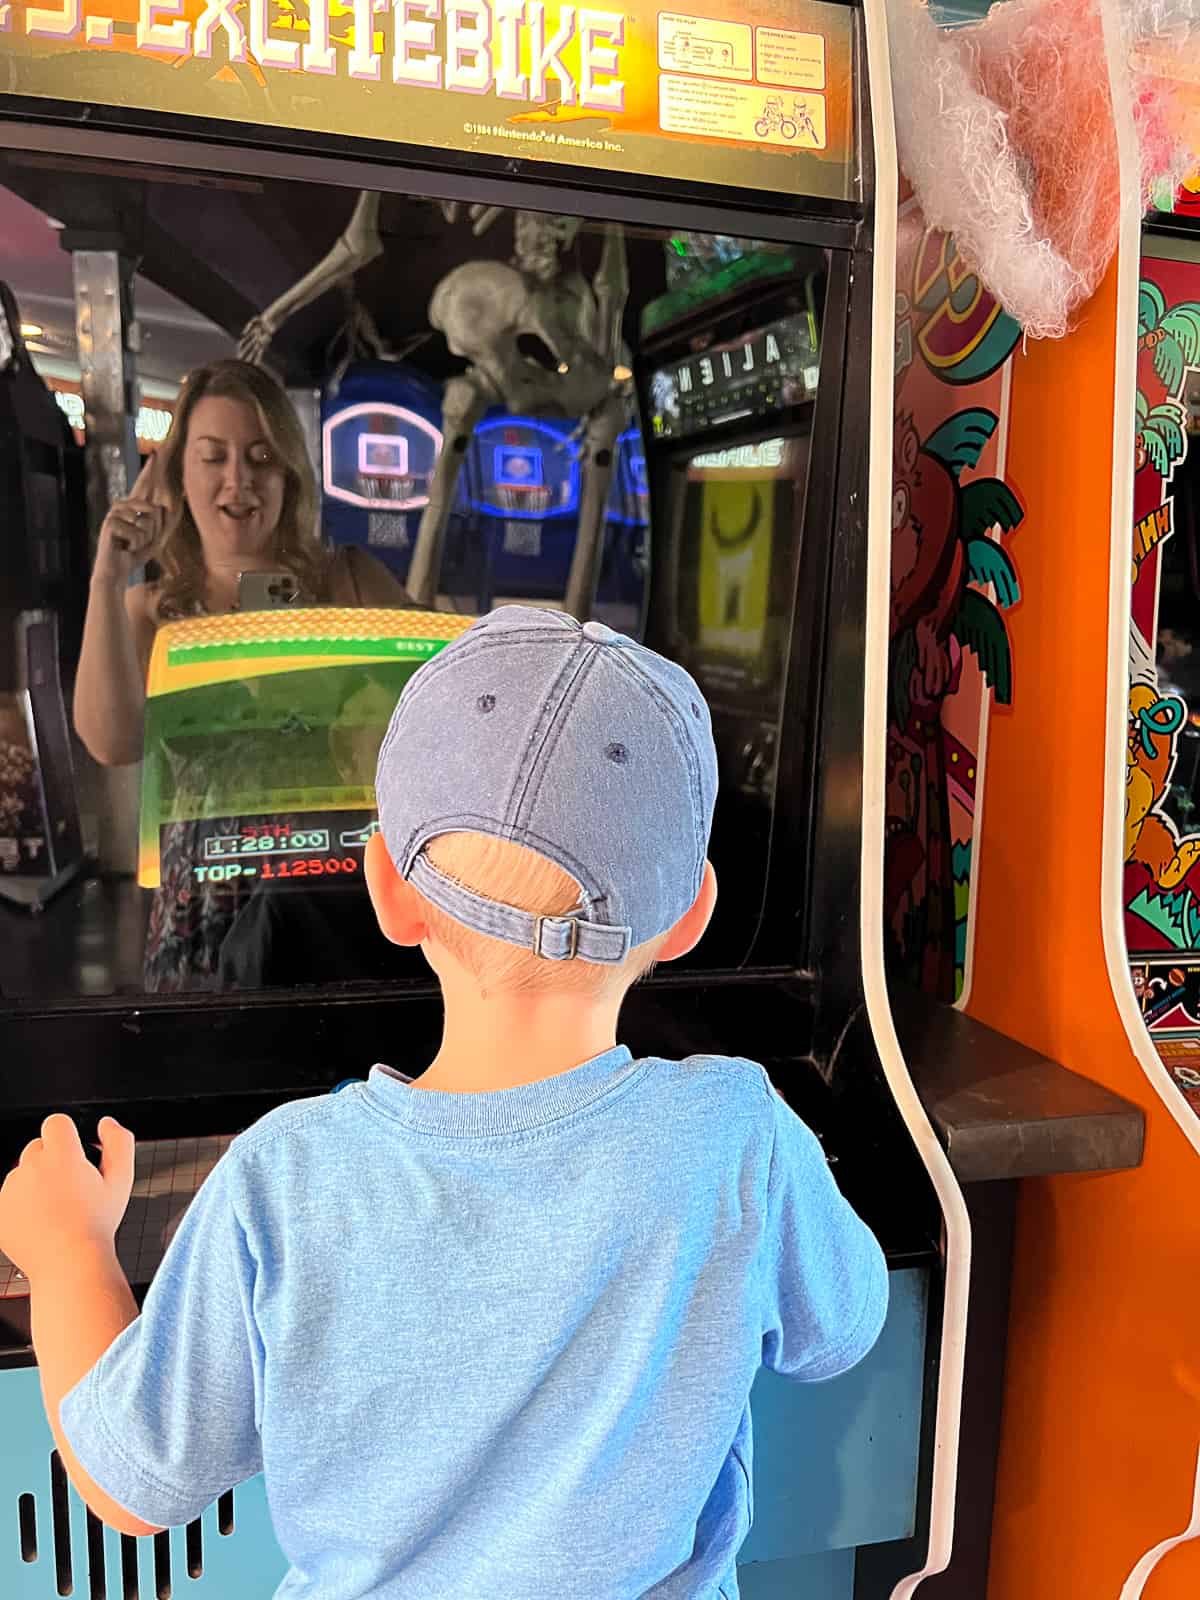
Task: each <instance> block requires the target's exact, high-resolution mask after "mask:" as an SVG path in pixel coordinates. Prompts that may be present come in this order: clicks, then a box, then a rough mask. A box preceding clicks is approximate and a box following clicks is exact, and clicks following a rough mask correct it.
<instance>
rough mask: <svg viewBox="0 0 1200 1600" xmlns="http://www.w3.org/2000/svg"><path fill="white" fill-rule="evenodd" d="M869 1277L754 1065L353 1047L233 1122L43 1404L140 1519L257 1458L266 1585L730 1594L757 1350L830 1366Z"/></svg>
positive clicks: (850, 1342) (785, 1366)
mask: <svg viewBox="0 0 1200 1600" xmlns="http://www.w3.org/2000/svg"><path fill="white" fill-rule="evenodd" d="M886 1304H887V1273H886V1269H885V1266H884V1261H883V1256H882V1254H881V1252H880V1250H879V1247H878V1245H877V1244H876V1242H875V1240H874V1239H873V1237H872V1236H871V1234H870V1233H869V1232H868V1230H867V1229H866V1228H865V1227H864V1226H863V1224H862V1223H861V1222H860V1221H859V1220H858V1218H857V1217H856V1216H855V1215H854V1213H853V1212H852V1211H851V1209H850V1208H849V1206H848V1205H847V1204H846V1203H845V1201H844V1200H843V1199H842V1198H841V1196H840V1194H839V1192H838V1190H837V1189H836V1187H835V1186H834V1183H833V1181H832V1179H831V1177H830V1174H829V1169H828V1166H827V1164H826V1162H825V1160H824V1158H823V1156H822V1153H821V1149H820V1146H819V1145H818V1143H817V1141H816V1139H815V1138H814V1137H813V1135H812V1134H811V1133H810V1132H809V1131H808V1129H807V1128H806V1127H805V1126H804V1125H803V1123H801V1122H800V1121H799V1119H798V1118H797V1117H796V1116H795V1115H794V1114H793V1113H792V1112H791V1111H790V1110H789V1109H788V1108H787V1107H786V1106H785V1105H784V1104H783V1102H782V1100H780V1099H779V1097H778V1096H777V1095H776V1094H775V1093H774V1092H773V1091H772V1090H771V1088H770V1085H769V1083H768V1080H767V1077H766V1075H765V1073H764V1072H763V1070H762V1068H761V1067H758V1066H755V1065H753V1064H752V1063H750V1062H747V1061H738V1060H730V1059H726V1058H718V1057H711V1056H705V1057H693V1058H692V1059H690V1060H687V1061H682V1062H677V1061H663V1060H658V1059H654V1058H650V1059H647V1060H641V1061H634V1060H633V1059H632V1058H631V1057H630V1055H629V1052H628V1051H627V1050H625V1049H623V1048H619V1049H616V1050H612V1051H609V1052H607V1053H606V1054H604V1055H602V1056H598V1057H597V1058H595V1059H594V1060H592V1061H589V1062H587V1063H585V1065H583V1066H581V1067H578V1068H576V1069H574V1070H573V1071H571V1072H567V1073H564V1074H562V1075H561V1076H559V1077H556V1078H550V1079H547V1080H545V1081H543V1082H540V1083H534V1084H529V1085H528V1086H525V1087H522V1088H518V1089H504V1090H497V1091H494V1092H491V1093H485V1094H446V1093H439V1092H436V1091H432V1090H422V1089H419V1088H416V1087H414V1086H412V1085H410V1084H409V1082H408V1081H407V1080H406V1079H404V1078H403V1077H402V1076H400V1075H399V1074H397V1073H394V1072H391V1071H390V1070H389V1069H387V1068H384V1067H376V1068H375V1069H374V1070H373V1071H372V1073H371V1076H370V1079H369V1080H368V1081H367V1082H366V1083H360V1084H355V1085H353V1086H352V1087H350V1088H347V1089H345V1090H343V1091H342V1092H341V1093H340V1094H337V1095H324V1096H322V1097H321V1098H319V1099H312V1100H303V1101H300V1102H298V1103H294V1104H291V1105H288V1106H284V1107H281V1108H280V1109H279V1110H276V1111H273V1112H272V1113H271V1114H270V1115H269V1116H266V1117H264V1118H263V1119H262V1121H261V1122H258V1123H257V1124H255V1126H254V1127H253V1128H251V1129H250V1130H249V1131H248V1132H246V1133H245V1134H243V1135H241V1136H240V1137H239V1138H238V1139H237V1140H235V1142H234V1143H233V1145H232V1146H231V1147H230V1149H229V1151H228V1153H227V1154H226V1155H225V1156H224V1158H223V1159H222V1160H221V1161H220V1162H219V1163H218V1165H217V1167H216V1169H215V1170H214V1172H213V1173H212V1175H211V1176H210V1177H209V1179H208V1181H207V1182H206V1183H205V1184H204V1186H203V1188H202V1189H201V1190H200V1193H199V1194H198V1195H197V1197H196V1199H195V1201H194V1202H193V1203H192V1205H191V1207H190V1209H189V1210H188V1212H187V1215H186V1217H185V1218H184V1221H183V1223H182V1225H181V1226H180V1228H179V1231H178V1233H177V1234H176V1236H175V1239H174V1240H173V1242H172V1244H171V1246H170V1248H169V1250H168V1252H167V1255H166V1257H165V1259H164V1261H163V1264H162V1266H161V1268H160V1269H159V1272H158V1274H157V1276H156V1277H155V1280H154V1282H153V1284H152V1285H151V1288H150V1292H149V1294H148V1296H147V1299H146V1304H145V1309H144V1310H143V1312H142V1315H141V1316H140V1318H139V1319H138V1320H137V1321H136V1322H134V1323H133V1324H132V1325H131V1326H130V1327H129V1328H127V1329H126V1330H125V1332H124V1333H123V1334H122V1335H121V1336H120V1337H119V1338H118V1339H117V1340H116V1341H115V1343H114V1344H113V1345H112V1347H111V1349H110V1350H109V1351H108V1352H107V1353H106V1354H105V1355H104V1356H103V1357H102V1359H101V1360H100V1362H99V1363H98V1364H97V1365H96V1367H95V1368H93V1370H92V1371H91V1372H90V1373H89V1374H88V1375H87V1376H86V1377H85V1378H84V1379H83V1380H82V1381H81V1382H80V1384H79V1385H78V1386H77V1387H76V1388H75V1389H73V1390H72V1391H71V1393H70V1394H69V1395H68V1396H67V1398H66V1399H65V1401H64V1402H63V1407H62V1418H63V1425H64V1427H65V1430H66V1434H67V1437H68V1439H69V1440H70V1443H71V1446H72V1448H73V1449H74V1451H75V1453H76V1455H77V1456H78V1458H79V1460H80V1462H81V1464H82V1466H83V1468H84V1470H85V1471H86V1472H88V1473H89V1474H90V1475H91V1476H92V1477H93V1478H94V1479H95V1480H96V1482H97V1483H98V1484H99V1485H100V1486H101V1487H102V1488H103V1489H104V1490H106V1491H107V1493H109V1494H110V1495H111V1496H112V1497H113V1499H114V1500H116V1501H117V1502H118V1503H119V1504H120V1505H122V1506H124V1507H125V1508H126V1509H127V1510H128V1511H130V1512H131V1513H133V1515H134V1516H137V1517H140V1518H143V1519H144V1520H145V1521H147V1522H150V1523H154V1524H158V1525H163V1524H177V1523H182V1522H186V1521H188V1520H190V1519H191V1518H193V1517H197V1516H199V1514H200V1512H201V1511H202V1510H203V1509H204V1508H205V1507H206V1506H208V1505H209V1504H210V1503H211V1502H212V1501H213V1500H214V1499H215V1498H216V1497H217V1496H218V1495H220V1494H221V1493H222V1492H223V1491H224V1490H226V1489H228V1488H230V1487H231V1486H232V1485H235V1484H237V1483H240V1482H242V1481H243V1480H244V1479H246V1478H248V1477H251V1476H253V1475H254V1474H255V1473H257V1472H259V1471H263V1472H265V1474H266V1484H267V1492H268V1497H269V1501H270V1507H271V1514H272V1518H273V1520H274V1525H275V1531H276V1535H277V1537H278V1539H279V1543H280V1545H281V1547H282V1549H283V1552H284V1554H285V1556H286V1557H287V1559H288V1561H289V1562H290V1563H291V1570H290V1572H289V1573H288V1575H287V1577H286V1578H285V1579H284V1581H283V1583H282V1585H281V1586H280V1588H279V1589H278V1590H277V1596H279V1597H283V1596H287V1597H289V1600H293V1597H301V1596H302V1597H304V1600H366V1597H367V1596H371V1597H374V1600H385V1597H386V1600H392V1597H395V1600H494V1597H495V1596H498V1595H503V1596H505V1597H506V1600H563V1596H565V1595H572V1596H579V1597H580V1600H635V1597H642V1596H654V1597H655V1600H668V1597H670V1600H676V1597H678V1600H684V1597H686V1600H718V1597H721V1596H723V1597H725V1600H734V1597H735V1596H736V1595H737V1578H736V1571H735V1560H736V1557H737V1552H738V1549H739V1547H740V1545H741V1543H742V1541H743V1540H744V1538H745V1536H746V1533H747V1530H748V1529H749V1526H750V1519H751V1505H750V1481H751V1437H750V1409H749V1395H750V1386H751V1384H752V1382H753V1380H754V1376H755V1373H756V1371H757V1369H758V1367H759V1366H760V1365H761V1364H765V1365H766V1366H768V1367H771V1368H772V1369H774V1370H775V1371H776V1372H780V1373H784V1374H786V1375H789V1376H791V1377H794V1378H798V1379H809V1380H814V1379H821V1378H829V1377H832V1376H833V1375H834V1374H836V1373H839V1372H843V1371H845V1370H846V1369H847V1368H848V1367H851V1366H853V1365H854V1364H855V1362H857V1361H859V1360H860V1359H861V1358H862V1356H864V1355H865V1354H866V1352H867V1351H868V1350H869V1349H870V1348H871V1346H872V1344H873V1343H874V1342H875V1339H876V1337H877V1335H878V1333H879V1330H880V1327H881V1325H882V1323H883V1318H884V1313H885V1310H886ZM797 1447H798V1448H803V1441H802V1440H798V1441H797Z"/></svg>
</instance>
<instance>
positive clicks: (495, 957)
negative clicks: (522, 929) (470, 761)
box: [421, 833, 667, 999]
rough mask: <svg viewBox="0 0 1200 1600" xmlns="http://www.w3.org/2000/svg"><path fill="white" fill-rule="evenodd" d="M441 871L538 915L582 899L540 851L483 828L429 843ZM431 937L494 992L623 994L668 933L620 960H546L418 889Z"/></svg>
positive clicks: (432, 859) (555, 912)
mask: <svg viewBox="0 0 1200 1600" xmlns="http://www.w3.org/2000/svg"><path fill="white" fill-rule="evenodd" d="M425 853H426V855H427V856H428V858H429V860H430V862H431V863H432V864H433V866H435V867H436V868H437V869H438V871H439V872H443V873H445V874H446V876H447V877H448V878H453V879H454V881H455V882H456V883H461V884H462V885H464V887H466V888H468V889H473V890H474V891H475V892H476V893H477V894H483V895H487V896H488V898H489V899H492V900H498V901H501V902H502V903H503V904H504V905H508V906H516V907H517V909H518V910H519V911H531V912H533V913H534V914H535V915H536V916H542V917H553V916H564V915H565V914H566V913H567V912H569V911H572V910H574V909H575V908H576V907H577V906H578V904H579V885H578V884H577V883H576V882H575V880H574V878H572V877H571V876H570V875H569V874H568V873H566V872H564V871H563V869H562V868H561V867H560V866H557V865H556V864H555V863H554V862H553V861H549V860H547V858H546V857H545V856H541V855H538V854H537V853H536V852H535V851H533V850H528V849H526V848H525V846H524V845H519V844H514V843H512V841H511V840H508V839H494V838H492V837H491V836H490V835H487V834H481V833H444V834H441V835H440V836H439V837H438V838H436V839H433V840H432V841H431V842H430V843H429V845H428V846H427V847H426V852H425ZM421 904H422V909H423V912H424V916H425V923H426V926H427V928H428V929H429V935H430V938H431V939H432V940H433V941H434V942H435V943H436V944H438V945H440V946H441V948H442V949H443V950H445V951H447V952H448V953H449V954H450V955H452V956H453V957H454V959H455V960H456V961H457V962H458V963H459V965H460V966H463V967H465V968H466V969H467V971H468V972H469V973H470V974H471V976H472V977H473V978H474V979H475V981H476V982H477V983H478V984H479V985H480V987H481V988H482V989H485V990H487V991H489V992H490V993H493V994H499V993H501V992H503V993H509V994H512V993H517V992H523V993H526V994H548V993H551V992H554V993H558V994H578V995H582V996H585V997H590V998H592V999H602V998H605V997H607V996H610V995H612V994H623V993H624V992H625V990H626V989H628V988H629V987H630V986H631V985H632V984H634V983H636V982H637V980H638V979H639V978H642V977H645V976H646V974H647V973H648V972H649V971H650V970H651V968H652V967H653V966H654V962H655V959H656V958H657V956H658V953H659V951H660V950H661V949H662V947H663V945H664V944H665V943H666V939H667V935H666V934H665V933H662V934H659V935H658V937H657V938H654V939H648V940H647V941H646V942H645V943H644V944H640V945H637V946H636V947H635V948H634V949H633V950H631V951H630V952H629V954H628V955H627V956H626V958H625V960H624V961H623V962H622V963H621V964H620V966H600V965H597V964H596V963H595V962H591V961H548V960H547V959H546V958H545V957H544V956H535V955H534V953H533V951H532V950H522V949H521V948H520V947H519V946H517V945H513V944H507V943H505V941H504V940H502V939H490V938H488V937H487V935H486V934H482V933H476V932H474V930H473V929H471V928H465V927H463V925H462V923H460V922H456V921H455V920H454V918H453V917H449V916H447V915H446V913H445V912H444V911H442V910H440V909H439V908H438V907H437V906H435V905H431V904H430V902H429V901H428V900H426V899H425V898H424V896H422V897H421Z"/></svg>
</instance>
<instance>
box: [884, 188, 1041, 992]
mask: <svg viewBox="0 0 1200 1600" xmlns="http://www.w3.org/2000/svg"><path fill="white" fill-rule="evenodd" d="M1018 338H1019V330H1018V329H1017V327H1016V324H1015V323H1014V322H1012V320H1011V319H1010V318H1009V317H1007V316H1006V315H1005V314H1004V312H1003V311H1002V310H1001V308H1000V306H999V304H998V303H997V302H996V300H995V298H994V297H993V296H992V295H991V294H989V292H988V290H987V288H986V287H985V285H984V284H983V283H982V281H981V280H980V278H979V276H978V274H977V273H976V272H975V271H974V270H973V268H972V267H971V266H970V264H969V263H968V262H967V261H966V260H964V258H963V257H962V256H961V255H960V254H959V252H958V250H957V247H956V245H955V242H954V240H953V239H952V238H950V237H948V236H947V235H946V234H943V233H940V232H938V231H937V230H936V229H932V228H927V227H926V225H925V221H924V218H923V216H922V215H921V212H920V210H919V209H918V208H917V206H916V204H915V202H914V201H913V200H912V197H911V194H907V195H906V196H905V197H904V199H903V201H902V205H901V212H900V231H899V248H898V275H897V294H896V413H895V433H894V441H895V442H894V460H893V503H892V574H891V624H890V632H891V653H890V678H889V726H888V787H887V830H888V836H887V846H886V856H885V875H884V907H885V923H886V927H885V937H886V940H887V946H888V950H889V958H890V965H891V968H892V970H893V971H894V972H896V973H897V974H898V975H901V976H903V977H905V978H906V979H907V980H908V981H909V982H911V983H914V984H916V985H918V986H920V987H921V988H923V989H925V990H926V991H927V992H929V993H931V994H935V995H937V996H938V997H939V998H942V999H945V1000H962V999H963V998H964V997H965V990H966V987H967V986H968V983H969V973H970V939H969V931H970V930H969V912H970V903H971V872H972V858H973V845H974V832H975V817H976V811H977V804H978V798H979V795H980V793H981V791H982V777H983V774H982V769H981V760H980V753H981V751H982V748H983V742H984V733H985V728H986V718H987V716H988V715H989V712H990V707H991V704H992V701H993V699H994V700H995V701H996V702H997V703H999V704H1007V703H1008V701H1009V699H1010V697H1011V695H1012V692H1013V667H1012V657H1011V651H1010V648H1009V643H1008V635H1007V632H1006V629H1005V625H1004V621H1003V618H1002V616H1001V613H1002V612H1003V611H1004V610H1005V609H1007V608H1008V607H1010V606H1013V605H1015V604H1016V603H1017V601H1018V599H1019V597H1020V582H1019V579H1018V577H1017V573H1016V569H1015V567H1014V565H1013V562H1012V558H1011V556H1010V554H1009V553H1008V551H1007V550H1006V549H1005V548H1004V545H1003V543H1002V542H1001V541H1002V540H1004V539H1006V538H1007V536H1008V534H1010V533H1011V532H1012V531H1013V529H1014V528H1016V527H1017V525H1018V524H1019V523H1020V521H1021V520H1022V517H1023V511H1022V508H1021V504H1020V501H1019V498H1018V496H1017V495H1016V493H1015V492H1014V491H1013V490H1012V488H1011V487H1010V486H1009V485H1008V484H1006V483H1005V481H1004V445H1005V433H1006V421H1007V404H1008V402H1007V386H1006V374H1007V371H1008V364H1009V360H1010V358H1011V356H1012V353H1013V350H1014V348H1015V346H1016V343H1017V340H1018Z"/></svg>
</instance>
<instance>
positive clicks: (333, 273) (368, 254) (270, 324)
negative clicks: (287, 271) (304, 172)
mask: <svg viewBox="0 0 1200 1600" xmlns="http://www.w3.org/2000/svg"><path fill="white" fill-rule="evenodd" d="M381 198H382V196H380V195H378V194H370V193H368V192H366V191H364V192H363V193H362V194H360V195H359V197H358V203H357V205H356V206H355V207H354V214H353V215H352V216H351V218H350V221H349V222H348V223H347V224H346V229H345V232H344V233H343V234H342V235H341V237H340V238H339V239H338V241H337V243H336V244H335V245H334V247H333V249H332V250H331V251H330V252H329V254H328V255H327V256H326V257H325V258H324V260H323V261H319V262H318V263H317V265H316V266H315V267H314V268H313V269H312V271H311V272H308V273H306V274H305V276H304V277H303V278H301V279H300V281H299V283H297V284H294V285H293V286H292V287H291V288H290V289H289V290H288V291H287V292H286V293H285V294H282V295H280V297H279V299H278V300H276V301H275V302H274V304H272V305H269V306H268V307H267V309H266V310H265V311H262V312H260V313H259V315H258V316H257V317H252V318H251V319H250V321H249V322H248V323H247V324H246V326H245V327H244V328H243V329H242V337H241V340H240V342H239V344H238V354H239V355H240V356H241V357H242V360H243V361H252V362H254V363H255V364H256V365H257V364H258V363H259V362H261V361H262V359H263V357H264V356H265V355H266V353H267V350H268V349H269V348H270V344H271V340H272V339H273V338H274V337H275V335H276V333H278V331H279V329H280V328H281V327H282V326H283V324H284V323H285V322H286V321H287V320H288V318H289V317H293V316H295V314H296V312H297V311H300V310H302V309H303V307H304V306H307V305H311V304H312V302H313V301H314V300H316V299H317V298H318V297H319V296H320V295H323V294H324V293H325V291H326V290H327V289H332V288H334V287H336V286H337V285H338V284H341V283H349V282H350V281H351V280H352V279H353V277H354V275H355V273H357V272H359V271H360V270H361V269H362V268H363V267H365V266H368V265H369V264H370V263H371V262H372V261H375V260H377V259H378V258H379V257H380V256H381V255H382V254H383V240H382V239H381V238H380V237H379V204H380V200H381Z"/></svg>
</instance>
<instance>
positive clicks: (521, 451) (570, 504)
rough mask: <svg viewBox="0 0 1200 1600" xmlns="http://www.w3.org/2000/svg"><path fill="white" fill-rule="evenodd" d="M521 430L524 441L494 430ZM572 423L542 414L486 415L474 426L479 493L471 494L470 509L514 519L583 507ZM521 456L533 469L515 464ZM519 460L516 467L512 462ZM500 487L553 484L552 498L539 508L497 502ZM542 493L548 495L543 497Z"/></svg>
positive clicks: (535, 518)
mask: <svg viewBox="0 0 1200 1600" xmlns="http://www.w3.org/2000/svg"><path fill="white" fill-rule="evenodd" d="M506 432H507V433H519V434H523V435H525V437H526V440H528V436H529V435H530V434H532V435H533V440H528V442H522V443H513V444H510V443H507V442H503V443H497V442H495V439H494V436H495V434H496V433H501V434H503V433H506ZM574 432H575V430H574V428H573V427H572V426H571V424H570V423H567V422H564V423H558V424H555V423H553V422H548V421H545V420H543V419H542V418H539V417H513V416H508V417H505V416H494V417H488V418H486V419H485V420H484V421H483V422H481V423H480V424H479V426H478V427H477V428H476V430H475V448H476V460H477V462H478V467H477V472H478V481H479V482H480V484H481V489H480V492H479V494H478V496H475V495H471V496H470V497H469V503H470V505H471V509H472V510H473V511H476V512H480V513H482V514H483V515H484V516H486V517H499V518H502V519H503V520H504V521H506V522H511V521H518V522H519V521H522V520H529V521H538V522H541V521H547V520H549V519H551V518H554V517H565V516H571V515H573V514H575V513H577V512H578V510H579V445H578V442H577V441H576V440H575V438H574V437H573V435H574ZM518 462H520V463H522V464H523V466H524V467H526V468H528V469H529V470H522V467H521V466H517V463H518ZM514 466H517V470H516V472H514V471H513V467H514ZM497 489H508V490H512V489H516V490H521V489H543V490H545V489H549V490H550V504H549V505H543V506H541V507H539V508H538V509H533V508H530V509H528V510H526V509H523V508H522V507H521V506H501V505H496V504H495V501H494V496H493V491H495V490H497ZM542 498H544V497H542Z"/></svg>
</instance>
